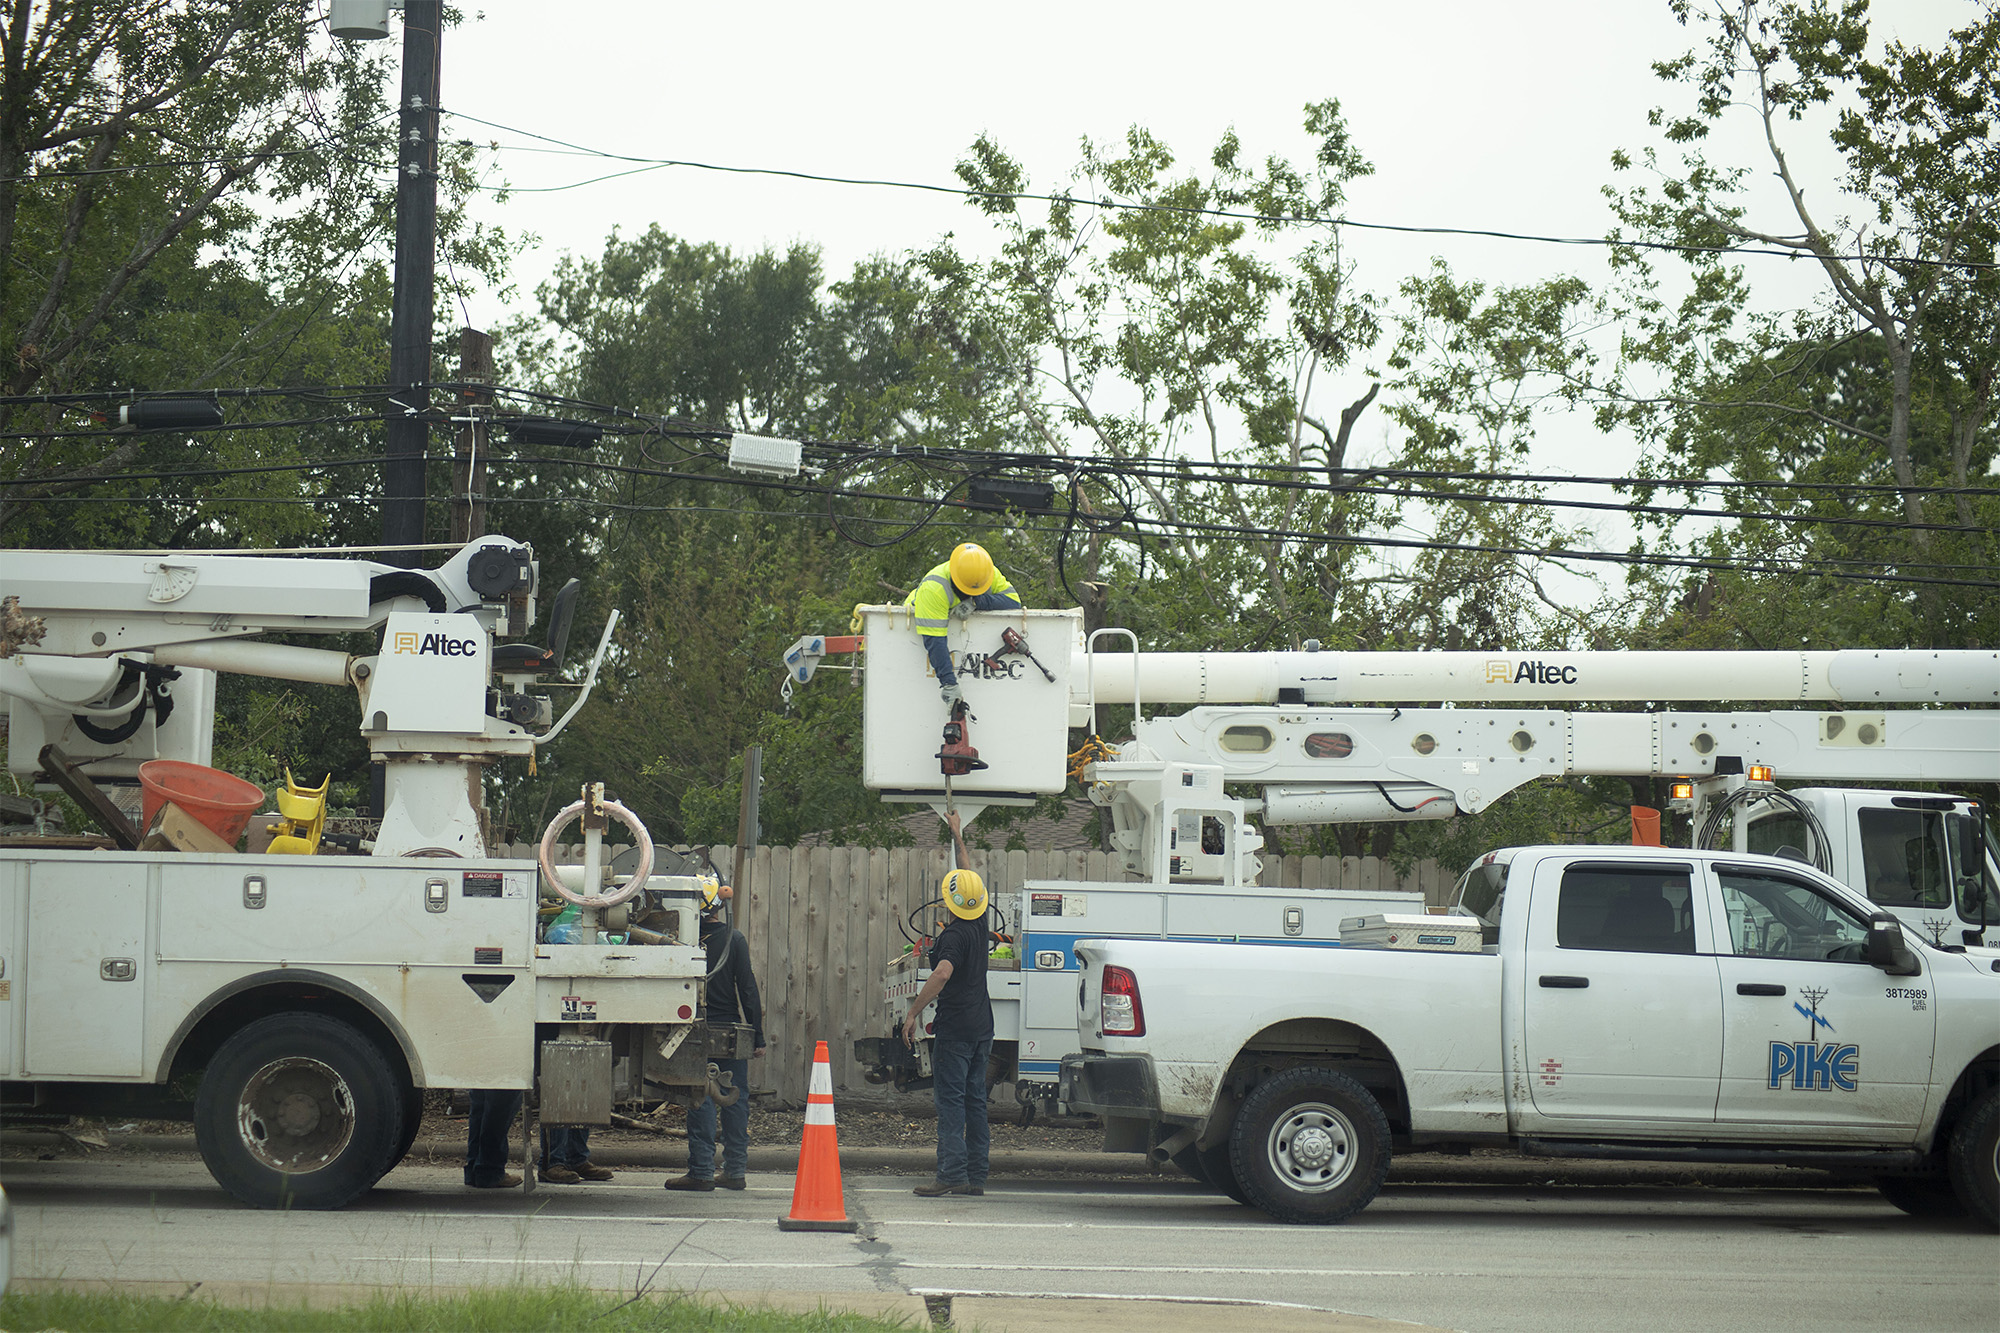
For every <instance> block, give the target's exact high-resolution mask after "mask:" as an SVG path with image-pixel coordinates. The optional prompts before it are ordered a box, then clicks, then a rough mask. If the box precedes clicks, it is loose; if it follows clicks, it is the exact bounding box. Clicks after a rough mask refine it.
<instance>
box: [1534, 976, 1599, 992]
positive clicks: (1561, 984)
mask: <svg viewBox="0 0 2000 1333" xmlns="http://www.w3.org/2000/svg"><path fill="white" fill-rule="evenodd" d="M1589 985H1590V978H1589V977H1543V978H1542V989H1544V990H1583V989H1584V988H1585V987H1587V986H1589Z"/></svg>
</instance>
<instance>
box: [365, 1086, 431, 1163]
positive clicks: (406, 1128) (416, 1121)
mask: <svg viewBox="0 0 2000 1333" xmlns="http://www.w3.org/2000/svg"><path fill="white" fill-rule="evenodd" d="M423 1123H424V1090H423V1089H422V1088H419V1087H417V1086H415V1085H414V1084H412V1085H411V1086H409V1087H407V1088H404V1089H403V1132H402V1134H401V1136H399V1137H398V1138H397V1140H396V1148H395V1151H393V1152H391V1153H390V1154H389V1164H388V1165H387V1166H385V1167H383V1168H382V1175H384V1176H386V1175H388V1174H389V1173H390V1172H391V1171H394V1170H395V1169H396V1167H397V1166H398V1165H400V1164H401V1163H402V1160H403V1159H404V1158H405V1157H408V1156H409V1155H410V1146H411V1145H412V1144H414V1143H415V1142H416V1141H417V1131H418V1130H419V1129H420V1128H422V1127H423ZM376 1179H378V1180H379V1179H381V1177H380V1176H378V1177H376Z"/></svg>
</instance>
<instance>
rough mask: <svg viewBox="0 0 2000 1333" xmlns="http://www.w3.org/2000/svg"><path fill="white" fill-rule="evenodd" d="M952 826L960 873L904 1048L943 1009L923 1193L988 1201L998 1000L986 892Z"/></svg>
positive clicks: (937, 1027) (947, 883) (952, 819)
mask: <svg viewBox="0 0 2000 1333" xmlns="http://www.w3.org/2000/svg"><path fill="white" fill-rule="evenodd" d="M945 822H946V823H948V824H950V825H951V843H952V854H953V856H954V858H955V860H956V863H957V866H958V868H957V869H955V870H953V871H952V872H951V873H950V874H948V875H946V876H945V877H944V885H943V888H942V893H943V896H944V905H945V909H946V910H947V911H949V912H950V913H951V918H952V919H951V920H950V921H949V922H947V923H946V925H945V928H944V929H943V930H941V931H939V932H938V937H937V943H936V944H934V945H932V946H931V957H930V964H931V974H930V977H929V978H928V979H927V980H926V981H925V982H924V986H923V989H922V990H920V991H918V992H917V994H916V996H915V997H914V998H913V999H911V1001H910V1012H909V1014H908V1015H907V1016H906V1017H905V1018H904V1019H903V1044H904V1045H905V1046H911V1045H914V1044H915V1043H916V1039H917V1023H918V1022H919V1021H920V1020H921V1019H922V1018H923V1013H924V1007H925V1006H926V1005H928V1004H929V1003H930V1002H931V1001H932V1000H936V1001H937V1018H936V1020H935V1022H934V1023H933V1024H932V1026H931V1036H932V1038H933V1039H934V1040H933V1044H932V1047H931V1097H932V1099H933V1100H934V1101H935V1102H936V1103H937V1137H938V1149H937V1179H935V1180H932V1181H930V1182H929V1183H928V1184H923V1185H919V1186H917V1188H916V1190H915V1193H917V1194H919V1195H922V1196H923V1197H924V1198H927V1199H934V1198H937V1197H938V1196H940V1195H944V1194H984V1193H986V1175H987V1168H988V1165H989V1162H988V1158H989V1153H988V1148H989V1145H990V1141H991V1134H992V1130H991V1127H990V1126H989V1125H988V1124H987V1122H986V1066H987V1062H988V1061H989V1060H990V1059H991V1058H992V1055H993V1000H992V997H991V996H989V995H988V994H987V991H986V941H987V938H988V927H987V924H986V885H985V884H984V883H983V882H981V880H980V878H979V876H978V875H976V874H974V873H973V872H972V870H971V869H970V862H971V860H972V858H971V857H970V856H968V855H967V854H966V851H965V838H964V835H963V834H962V833H961V832H960V828H959V818H958V812H957V811H956V810H954V811H952V812H951V813H950V814H949V815H947V816H945Z"/></svg>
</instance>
